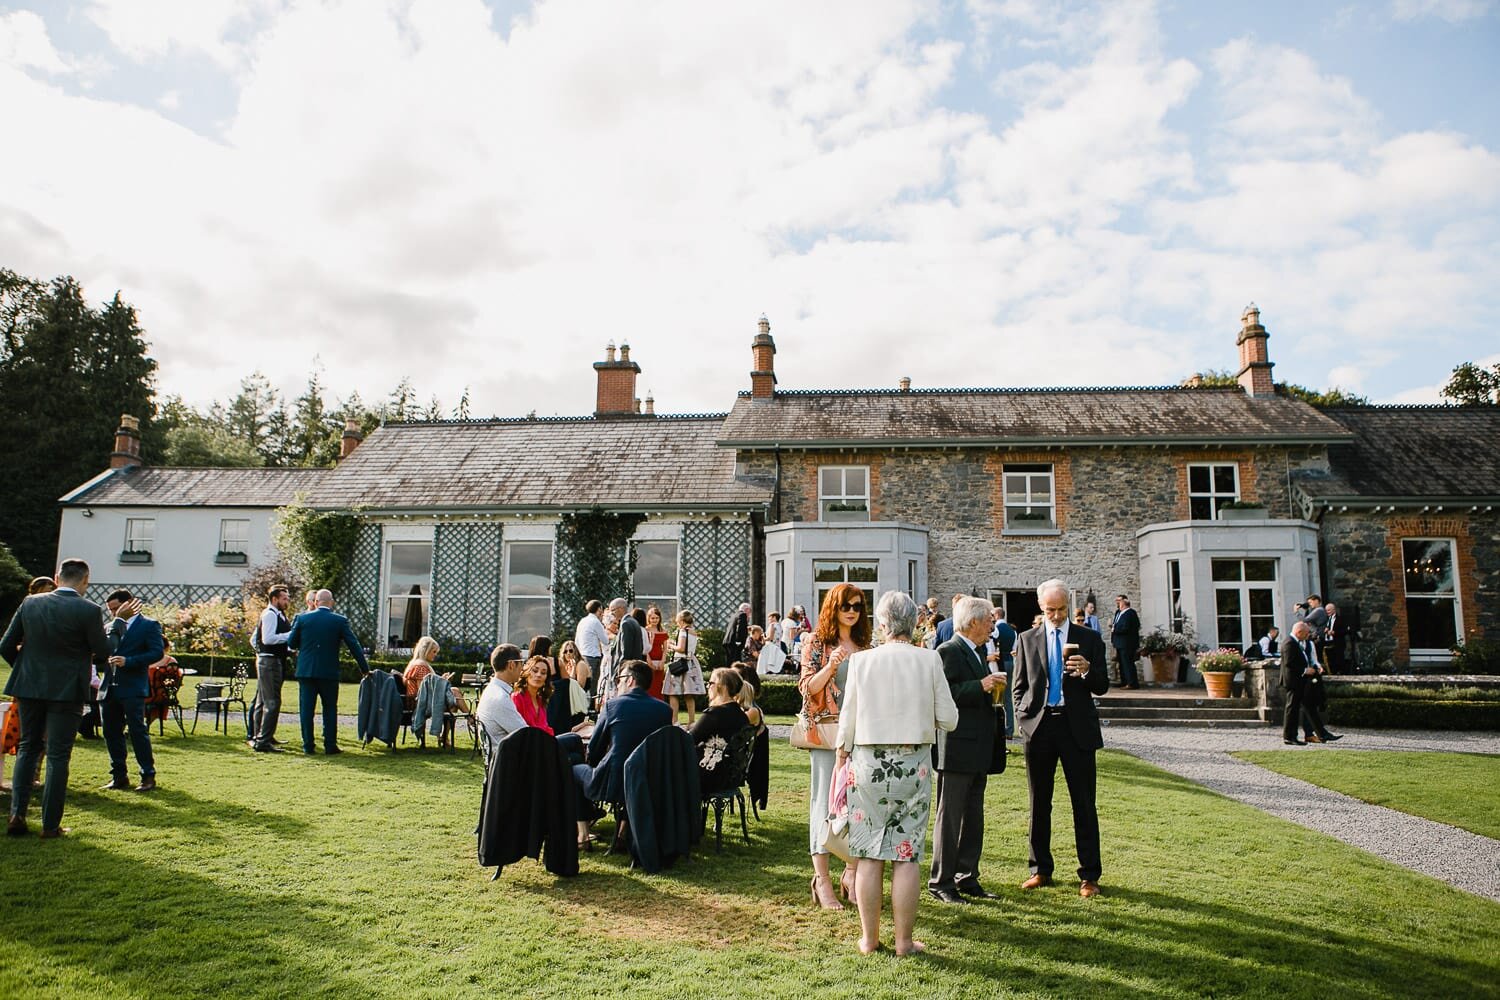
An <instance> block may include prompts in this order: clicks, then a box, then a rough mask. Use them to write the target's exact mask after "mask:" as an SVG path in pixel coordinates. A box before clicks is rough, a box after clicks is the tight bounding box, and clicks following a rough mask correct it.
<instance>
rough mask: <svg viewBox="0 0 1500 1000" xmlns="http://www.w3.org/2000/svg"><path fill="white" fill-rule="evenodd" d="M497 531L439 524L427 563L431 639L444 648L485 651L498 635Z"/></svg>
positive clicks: (497, 527) (495, 527) (481, 526)
mask: <svg viewBox="0 0 1500 1000" xmlns="http://www.w3.org/2000/svg"><path fill="white" fill-rule="evenodd" d="M500 542H501V529H500V525H498V524H440V525H438V527H437V537H436V539H435V545H434V550H433V557H432V559H433V561H432V634H433V637H434V638H436V639H437V640H438V641H439V642H440V643H443V644H445V645H455V644H458V645H476V646H477V645H488V644H491V643H493V642H494V641H495V636H496V635H497V634H498V633H499V618H500V610H499V607H500V552H501V546H500Z"/></svg>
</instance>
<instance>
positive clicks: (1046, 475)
mask: <svg viewBox="0 0 1500 1000" xmlns="http://www.w3.org/2000/svg"><path fill="white" fill-rule="evenodd" d="M1044 469H1045V471H1043V470H1044ZM1011 476H1024V477H1026V488H1025V490H1023V491H1022V492H1021V493H1013V492H1011V488H1010V477H1011ZM1038 479H1045V480H1046V482H1047V497H1048V499H1047V500H1045V501H1042V500H1039V499H1037V496H1038V494H1037V492H1036V489H1035V482H1036V480H1038ZM1000 490H1001V496H1002V510H1003V519H1004V524H1005V527H1004V532H1003V533H1004V534H1007V535H1057V534H1061V531H1060V530H1059V529H1058V526H1057V466H1056V465H1055V464H1054V463H1052V462H1010V463H1006V464H1005V465H1002V466H1001V467H1000ZM1013 509H1016V511H1017V513H1021V514H1034V513H1037V512H1038V511H1041V512H1045V514H1046V519H1045V520H1035V521H1034V520H1029V519H1027V520H1013V518H1012V510H1013Z"/></svg>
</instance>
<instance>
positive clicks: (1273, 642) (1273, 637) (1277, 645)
mask: <svg viewBox="0 0 1500 1000" xmlns="http://www.w3.org/2000/svg"><path fill="white" fill-rule="evenodd" d="M1260 655H1261V656H1264V657H1265V658H1266V659H1270V658H1271V657H1273V656H1280V655H1281V629H1279V628H1277V627H1276V626H1275V625H1272V626H1271V630H1270V631H1269V632H1267V633H1266V634H1265V635H1263V636H1261V637H1260Z"/></svg>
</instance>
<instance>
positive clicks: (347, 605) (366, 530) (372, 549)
mask: <svg viewBox="0 0 1500 1000" xmlns="http://www.w3.org/2000/svg"><path fill="white" fill-rule="evenodd" d="M380 539H381V529H380V525H378V524H375V523H373V522H368V521H367V522H365V523H364V524H361V525H360V526H359V536H358V537H357V538H356V539H355V542H354V555H353V556H352V557H351V558H350V560H349V571H348V572H347V573H346V574H345V576H346V579H345V581H344V590H345V591H347V593H345V594H342V595H335V596H337V597H338V598H339V603H340V604H341V605H342V610H343V612H344V614H345V615H347V616H348V618H349V624H350V626H352V627H353V629H354V634H355V635H356V636H358V637H359V641H360V642H361V643H362V644H363V645H365V646H366V647H368V648H371V649H373V648H374V647H375V645H376V642H375V639H376V636H375V631H376V628H377V627H378V626H377V623H378V622H379V621H380V604H379V602H380Z"/></svg>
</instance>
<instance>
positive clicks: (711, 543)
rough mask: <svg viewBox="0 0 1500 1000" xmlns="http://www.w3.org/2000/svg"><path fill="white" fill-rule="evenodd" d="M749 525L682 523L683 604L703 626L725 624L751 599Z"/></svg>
mask: <svg viewBox="0 0 1500 1000" xmlns="http://www.w3.org/2000/svg"><path fill="white" fill-rule="evenodd" d="M751 538H752V536H751V531H750V525H749V524H747V523H744V522H725V521H717V522H715V521H707V522H697V521H694V522H689V523H688V524H684V525H683V526H682V606H683V607H685V608H689V609H691V610H692V612H693V614H694V615H695V616H696V617H697V620H698V624H699V626H700V627H705V628H722V627H723V624H724V622H726V621H728V620H729V616H730V614H731V613H732V612H733V611H734V610H735V609H736V608H738V607H739V606H740V603H741V602H742V601H748V600H750V544H751Z"/></svg>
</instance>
